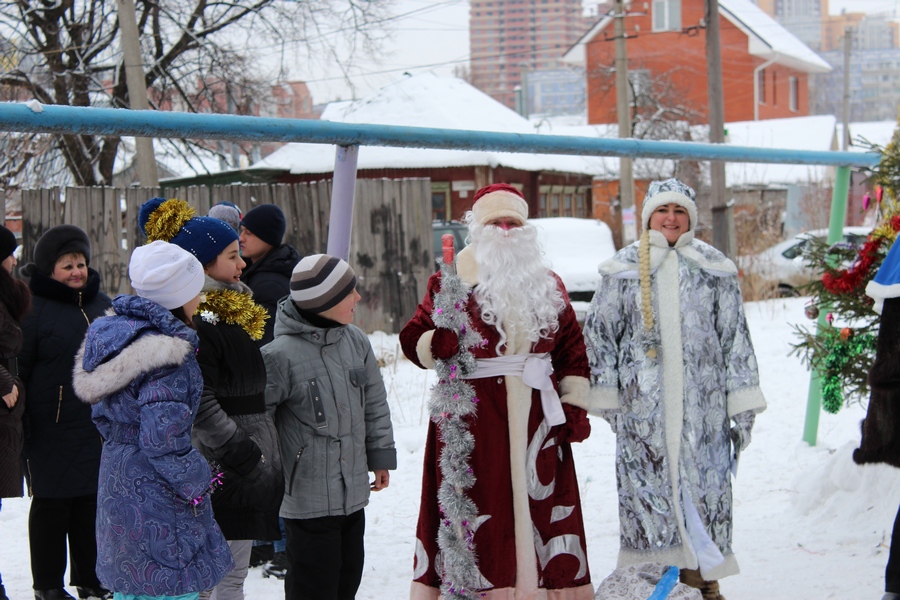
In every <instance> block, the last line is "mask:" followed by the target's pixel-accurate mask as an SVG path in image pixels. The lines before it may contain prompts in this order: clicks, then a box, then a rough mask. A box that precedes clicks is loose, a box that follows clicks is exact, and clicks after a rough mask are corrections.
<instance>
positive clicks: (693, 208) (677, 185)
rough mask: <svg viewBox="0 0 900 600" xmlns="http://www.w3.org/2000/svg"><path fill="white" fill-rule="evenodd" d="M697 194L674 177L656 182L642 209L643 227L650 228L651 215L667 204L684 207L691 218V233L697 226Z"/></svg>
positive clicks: (650, 188) (651, 185) (649, 190)
mask: <svg viewBox="0 0 900 600" xmlns="http://www.w3.org/2000/svg"><path fill="white" fill-rule="evenodd" d="M695 195H696V194H695V192H694V190H693V188H691V187H690V186H689V185H686V184H684V183H682V182H680V181H678V180H677V179H675V178H674V177H673V178H671V179H666V180H665V181H654V182H652V183H651V184H650V187H649V188H648V189H647V195H646V196H644V204H643V206H642V207H641V226H642V228H643V229H647V228H648V227H650V215H652V214H653V211H655V210H656V209H657V208H659V207H660V206H665V205H666V204H678V205H679V206H683V207H684V208H685V210H687V212H688V217H690V220H691V222H690V226H689V229H688V230H689V231H693V230H694V227H696V226H697V203H696V202H694V197H695Z"/></svg>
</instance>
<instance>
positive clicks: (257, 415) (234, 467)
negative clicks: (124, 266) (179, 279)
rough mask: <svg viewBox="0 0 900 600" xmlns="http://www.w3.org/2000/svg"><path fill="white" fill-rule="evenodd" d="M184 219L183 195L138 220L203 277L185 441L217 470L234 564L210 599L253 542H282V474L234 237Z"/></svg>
mask: <svg viewBox="0 0 900 600" xmlns="http://www.w3.org/2000/svg"><path fill="white" fill-rule="evenodd" d="M192 216H193V211H192V209H191V208H190V207H189V206H188V205H187V203H186V202H184V201H181V200H165V199H164V198H154V199H152V200H150V201H148V202H146V203H145V204H144V205H143V206H142V207H141V211H140V215H139V220H140V223H141V226H142V227H143V229H144V231H145V232H146V233H147V239H148V241H154V240H157V239H162V240H163V241H168V242H171V243H173V244H175V245H177V246H181V247H182V248H184V249H185V250H187V251H189V252H190V253H191V254H193V255H194V256H196V257H197V259H198V260H199V261H200V263H201V264H202V265H203V270H204V272H205V273H206V283H205V285H204V287H203V292H204V294H205V299H204V300H203V301H202V302H201V304H200V308H199V309H198V311H197V313H196V314H195V316H194V323H195V325H196V327H197V333H198V334H199V336H200V348H199V352H198V354H197V360H198V361H199V363H200V369H201V371H202V372H203V394H202V396H201V399H200V408H199V409H198V411H197V416H196V417H195V419H194V428H193V434H192V438H193V443H194V446H195V447H196V448H197V449H199V450H200V452H201V453H202V454H203V455H204V456H205V457H206V458H207V459H208V460H210V461H214V462H215V463H217V464H218V465H220V466H221V468H222V469H221V470H222V471H223V473H224V475H223V478H222V487H221V489H219V490H217V491H216V493H215V494H214V495H213V496H212V505H213V511H214V512H215V516H216V523H218V524H219V527H220V528H221V529H222V533H223V534H225V539H227V540H228V545H229V546H230V547H231V553H232V555H233V556H234V564H235V567H234V570H233V571H232V572H231V573H229V574H228V575H227V576H226V577H225V578H224V579H223V580H222V582H221V583H219V584H218V585H217V586H216V598H217V600H240V599H242V598H243V597H244V592H243V585H244V579H245V578H246V576H247V568H248V564H249V562H250V549H251V544H252V541H253V540H272V541H274V540H277V539H280V538H281V531H280V529H279V527H278V510H279V508H280V507H281V498H282V495H283V493H284V479H283V475H282V471H281V459H280V455H279V453H278V443H277V440H276V434H275V424H274V422H273V421H272V418H271V416H269V415H268V414H267V413H266V407H265V396H264V392H265V389H266V367H265V364H264V363H263V360H262V355H261V354H260V352H259V349H258V348H257V346H256V340H258V339H259V338H261V337H262V334H263V329H264V325H265V322H266V318H267V313H266V310H265V308H263V307H262V306H260V305H258V304H256V303H255V302H254V301H253V297H252V296H251V294H250V289H249V288H248V287H247V286H246V285H244V284H243V283H241V281H240V275H241V270H242V269H243V268H244V261H243V260H242V259H241V256H240V248H239V245H238V236H237V233H236V232H235V231H234V230H233V229H232V228H231V227H230V226H229V225H228V224H227V223H225V222H224V221H220V220H218V219H212V218H209V217H193V218H192ZM202 597H205V595H201V598H202Z"/></svg>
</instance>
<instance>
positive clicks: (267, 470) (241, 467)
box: [191, 277, 284, 540]
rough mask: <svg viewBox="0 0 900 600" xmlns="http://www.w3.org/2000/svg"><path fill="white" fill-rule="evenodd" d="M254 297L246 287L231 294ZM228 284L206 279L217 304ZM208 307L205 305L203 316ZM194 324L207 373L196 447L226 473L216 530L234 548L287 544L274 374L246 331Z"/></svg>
mask: <svg viewBox="0 0 900 600" xmlns="http://www.w3.org/2000/svg"><path fill="white" fill-rule="evenodd" d="M227 287H229V288H230V289H233V290H238V291H242V292H246V293H248V294H249V292H250V290H249V288H247V286H245V285H243V284H240V283H238V284H235V285H232V286H227ZM225 288H226V286H225V284H222V283H219V282H216V281H214V280H213V279H210V278H209V277H207V278H206V285H205V286H204V288H203V289H204V291H205V292H206V293H207V296H208V298H211V297H212V295H213V292H214V291H217V290H222V289H225ZM206 307H207V305H201V307H200V309H201V311H203V309H204V308H206ZM201 315H202V316H199V317H194V323H195V325H196V327H197V333H199V334H200V348H199V350H198V353H197V360H198V362H199V363H200V370H201V371H202V372H203V394H202V396H201V397H200V408H199V409H198V411H197V417H196V418H195V419H194V428H193V432H192V436H191V437H192V441H193V443H194V446H195V447H196V448H197V449H198V450H200V452H201V453H202V454H203V455H204V456H205V457H206V458H207V460H209V461H210V463H215V464H217V465H218V466H219V467H221V470H222V471H223V472H224V477H223V484H222V487H221V488H220V489H218V490H216V492H215V493H214V494H213V495H212V504H213V511H214V512H215V515H216V522H217V523H218V524H219V527H220V528H221V529H222V533H223V534H225V539H228V540H279V539H281V530H280V529H279V527H278V509H279V508H280V507H281V498H282V496H283V494H284V475H283V474H282V470H281V459H280V455H279V451H278V441H277V438H276V434H275V424H274V422H273V421H272V417H271V416H269V415H268V414H267V413H266V406H265V395H264V392H265V389H266V366H265V363H263V359H262V355H261V354H260V352H259V348H258V347H257V346H256V343H255V342H254V341H253V340H252V339H251V338H250V335H249V334H248V333H247V332H246V331H244V329H243V328H242V327H241V326H240V325H236V324H229V323H226V322H225V318H224V316H221V315H217V318H214V317H212V315H211V314H209V313H206V312H201Z"/></svg>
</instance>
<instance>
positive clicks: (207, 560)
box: [74, 241, 233, 600]
mask: <svg viewBox="0 0 900 600" xmlns="http://www.w3.org/2000/svg"><path fill="white" fill-rule="evenodd" d="M128 273H129V276H130V277H131V285H132V287H134V289H135V291H136V293H137V295H136V296H130V295H120V296H118V297H116V298H115V300H113V304H112V309H113V314H112V315H111V316H106V317H103V318H100V319H97V320H96V321H94V323H93V324H91V327H90V329H88V333H87V337H86V338H85V341H84V344H83V345H82V347H81V349H80V350H79V353H78V355H77V356H76V358H75V369H74V386H75V392H76V394H78V396H79V397H80V398H81V399H82V400H83V401H84V402H87V403H89V404H91V405H92V406H93V408H92V413H93V420H94V423H95V424H96V425H97V428H98V429H99V430H100V434H101V435H102V436H103V439H104V444H103V454H102V457H101V460H100V487H99V491H98V498H97V575H98V577H99V578H100V581H101V582H102V583H103V586H104V587H106V588H108V589H110V590H112V591H113V592H115V599H116V600H135V599H140V600H144V599H145V598H177V599H178V600H192V599H196V598H197V597H198V594H199V592H200V591H202V590H207V589H210V588H212V587H214V586H215V585H216V584H217V583H218V582H219V581H220V580H221V579H222V577H224V576H225V574H226V573H228V572H229V571H230V570H231V569H232V567H233V561H232V559H231V553H230V551H229V549H228V544H227V543H226V541H225V538H224V536H223V535H222V532H221V531H220V530H219V527H218V525H216V522H215V520H214V518H213V511H212V505H211V504H210V499H209V494H210V490H211V489H212V482H213V476H214V473H213V472H212V471H211V470H210V466H209V464H208V463H207V461H206V459H204V458H203V456H201V454H200V453H199V452H198V451H197V450H196V449H194V448H193V447H192V446H191V425H192V423H193V421H194V415H195V414H196V412H197V408H198V407H199V405H200V394H201V391H202V390H203V378H202V376H201V373H200V367H199V365H198V363H197V356H196V353H197V347H198V338H197V332H196V331H194V329H193V328H192V326H191V319H190V315H191V314H193V312H194V310H195V309H196V307H197V306H198V305H199V303H200V291H201V289H202V287H203V280H204V279H203V278H204V276H203V267H202V266H201V265H200V263H199V262H198V261H197V259H196V258H194V257H193V256H192V255H191V254H190V253H189V252H187V251H185V250H182V249H181V248H179V247H177V246H175V245H173V244H168V243H166V242H162V241H157V242H153V243H150V244H147V245H146V246H141V247H139V248H137V249H135V251H134V253H133V254H132V256H131V262H130V264H129V267H128Z"/></svg>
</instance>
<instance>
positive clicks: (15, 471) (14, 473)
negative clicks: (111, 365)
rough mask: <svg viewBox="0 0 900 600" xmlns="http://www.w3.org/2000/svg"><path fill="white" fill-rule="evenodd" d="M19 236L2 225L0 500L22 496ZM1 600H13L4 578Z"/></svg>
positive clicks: (23, 293) (23, 300)
mask: <svg viewBox="0 0 900 600" xmlns="http://www.w3.org/2000/svg"><path fill="white" fill-rule="evenodd" d="M15 249H16V236H15V235H13V232H11V231H10V230H9V229H7V228H6V227H3V226H2V225H0V397H2V400H0V498H20V497H21V496H22V459H21V455H22V437H23V433H22V412H23V411H24V410H25V393H24V390H23V389H22V385H21V384H22V382H21V381H19V380H18V379H16V375H15V374H16V360H15V359H16V354H18V353H19V350H21V349H22V329H21V328H20V327H19V323H21V321H22V319H23V318H24V317H25V315H26V314H27V313H28V310H29V309H30V308H31V292H29V291H28V286H27V285H25V283H24V282H22V281H20V280H18V279H13V276H12V272H13V269H15V267H16V257H15V256H13V251H14V250H15ZM0 600H9V598H7V596H6V589H5V588H4V587H3V579H2V577H0Z"/></svg>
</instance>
